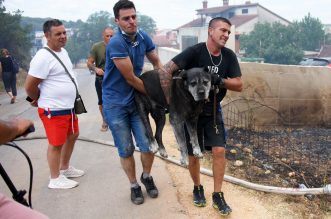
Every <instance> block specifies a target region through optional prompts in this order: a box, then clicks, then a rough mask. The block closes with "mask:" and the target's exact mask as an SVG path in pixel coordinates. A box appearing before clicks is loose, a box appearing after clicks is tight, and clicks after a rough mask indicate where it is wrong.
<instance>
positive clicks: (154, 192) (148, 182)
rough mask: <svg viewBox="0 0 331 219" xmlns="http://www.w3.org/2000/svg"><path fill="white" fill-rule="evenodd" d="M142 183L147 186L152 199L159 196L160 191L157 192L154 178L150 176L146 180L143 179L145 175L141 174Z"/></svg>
mask: <svg viewBox="0 0 331 219" xmlns="http://www.w3.org/2000/svg"><path fill="white" fill-rule="evenodd" d="M140 181H141V182H142V183H143V184H144V185H145V187H146V191H147V194H148V195H149V196H150V197H151V198H156V197H157V196H158V195H159V191H158V190H157V188H156V186H155V183H154V180H153V177H152V176H149V177H147V178H146V179H144V178H143V174H141V177H140Z"/></svg>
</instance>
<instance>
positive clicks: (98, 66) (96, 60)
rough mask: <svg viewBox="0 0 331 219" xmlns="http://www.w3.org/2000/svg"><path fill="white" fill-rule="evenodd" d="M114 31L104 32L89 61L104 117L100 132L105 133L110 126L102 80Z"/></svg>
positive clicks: (107, 30)
mask: <svg viewBox="0 0 331 219" xmlns="http://www.w3.org/2000/svg"><path fill="white" fill-rule="evenodd" d="M113 34H114V31H113V29H112V28H111V27H106V28H105V29H104V30H103V32H102V38H103V41H100V42H97V43H95V44H93V46H92V48H91V51H90V56H89V57H88V59H87V67H88V68H89V69H90V70H91V71H93V72H95V89H96V91H97V95H98V105H99V110H100V113H101V116H102V125H101V129H100V131H102V132H105V131H107V130H108V125H107V123H106V121H105V119H104V116H103V112H102V80H103V75H104V71H105V64H106V46H107V44H108V42H109V40H110V38H111V37H112V36H113Z"/></svg>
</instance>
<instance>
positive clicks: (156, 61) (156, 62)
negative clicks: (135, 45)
mask: <svg viewBox="0 0 331 219" xmlns="http://www.w3.org/2000/svg"><path fill="white" fill-rule="evenodd" d="M146 57H147V58H148V60H149V61H150V62H151V63H152V65H153V67H154V69H160V68H162V67H163V66H162V63H161V60H160V58H159V56H158V54H157V53H156V51H155V50H152V51H150V52H149V53H147V54H146Z"/></svg>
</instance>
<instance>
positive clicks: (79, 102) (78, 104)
mask: <svg viewBox="0 0 331 219" xmlns="http://www.w3.org/2000/svg"><path fill="white" fill-rule="evenodd" d="M44 49H46V50H47V51H49V52H50V53H51V54H52V55H53V56H54V57H55V58H56V59H57V60H58V61H59V62H60V63H61V65H62V66H63V68H64V70H65V71H66V73H67V74H68V75H69V77H70V79H71V81H72V83H74V85H75V88H76V99H75V104H74V109H75V113H76V114H82V113H87V111H86V109H85V106H84V103H83V99H82V97H81V96H80V94H79V93H78V89H77V85H76V83H75V80H74V79H73V77H72V76H71V75H70V73H69V71H68V69H67V68H66V66H65V65H64V64H63V62H62V61H61V59H60V58H59V57H58V56H57V55H56V54H55V53H54V52H53V51H52V50H51V49H49V48H48V47H44Z"/></svg>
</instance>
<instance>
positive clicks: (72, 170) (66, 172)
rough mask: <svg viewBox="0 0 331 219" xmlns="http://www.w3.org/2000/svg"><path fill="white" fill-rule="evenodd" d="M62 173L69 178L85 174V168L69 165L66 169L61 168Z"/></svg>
mask: <svg viewBox="0 0 331 219" xmlns="http://www.w3.org/2000/svg"><path fill="white" fill-rule="evenodd" d="M60 174H62V175H64V176H65V177H67V178H74V177H80V176H83V175H84V174H85V172H84V171H83V170H78V169H76V168H75V167H73V166H69V168H68V169H66V170H60Z"/></svg>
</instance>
